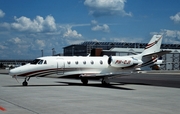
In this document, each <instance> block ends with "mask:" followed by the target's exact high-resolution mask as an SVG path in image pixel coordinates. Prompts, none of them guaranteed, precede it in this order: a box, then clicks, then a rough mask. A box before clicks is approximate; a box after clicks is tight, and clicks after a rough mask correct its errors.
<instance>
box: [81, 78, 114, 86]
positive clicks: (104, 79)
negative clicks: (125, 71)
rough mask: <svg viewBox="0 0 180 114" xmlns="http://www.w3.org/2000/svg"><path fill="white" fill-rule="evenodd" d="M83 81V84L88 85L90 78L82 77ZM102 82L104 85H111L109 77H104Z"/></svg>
mask: <svg viewBox="0 0 180 114" xmlns="http://www.w3.org/2000/svg"><path fill="white" fill-rule="evenodd" d="M81 82H82V83H83V85H87V84H88V78H84V77H81ZM101 83H102V85H109V84H110V82H109V79H108V78H107V77H105V78H102V79H101Z"/></svg>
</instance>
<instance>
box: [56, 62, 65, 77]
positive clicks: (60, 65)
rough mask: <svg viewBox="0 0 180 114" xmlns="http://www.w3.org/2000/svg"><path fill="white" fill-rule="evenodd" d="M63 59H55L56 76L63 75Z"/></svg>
mask: <svg viewBox="0 0 180 114" xmlns="http://www.w3.org/2000/svg"><path fill="white" fill-rule="evenodd" d="M64 66H65V64H64V59H62V58H58V59H57V74H58V75H63V74H64Z"/></svg>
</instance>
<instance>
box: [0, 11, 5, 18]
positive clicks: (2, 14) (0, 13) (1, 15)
mask: <svg viewBox="0 0 180 114" xmlns="http://www.w3.org/2000/svg"><path fill="white" fill-rule="evenodd" d="M4 15H5V13H4V12H3V11H2V10H1V9H0V18H2V17H4Z"/></svg>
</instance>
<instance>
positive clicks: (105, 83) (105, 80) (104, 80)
mask: <svg viewBox="0 0 180 114" xmlns="http://www.w3.org/2000/svg"><path fill="white" fill-rule="evenodd" d="M101 83H102V85H109V83H110V82H109V79H108V78H107V77H105V78H103V79H102V80H101Z"/></svg>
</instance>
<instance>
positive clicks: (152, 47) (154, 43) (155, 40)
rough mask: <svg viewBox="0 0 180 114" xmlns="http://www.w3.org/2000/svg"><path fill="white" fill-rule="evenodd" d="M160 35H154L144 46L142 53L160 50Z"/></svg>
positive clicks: (147, 53) (146, 53)
mask: <svg viewBox="0 0 180 114" xmlns="http://www.w3.org/2000/svg"><path fill="white" fill-rule="evenodd" d="M161 42H162V35H154V36H153V37H152V38H151V40H150V42H149V43H148V44H147V46H146V47H145V49H144V51H143V52H142V55H143V56H144V55H149V54H153V53H156V52H159V51H160V47H161Z"/></svg>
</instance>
